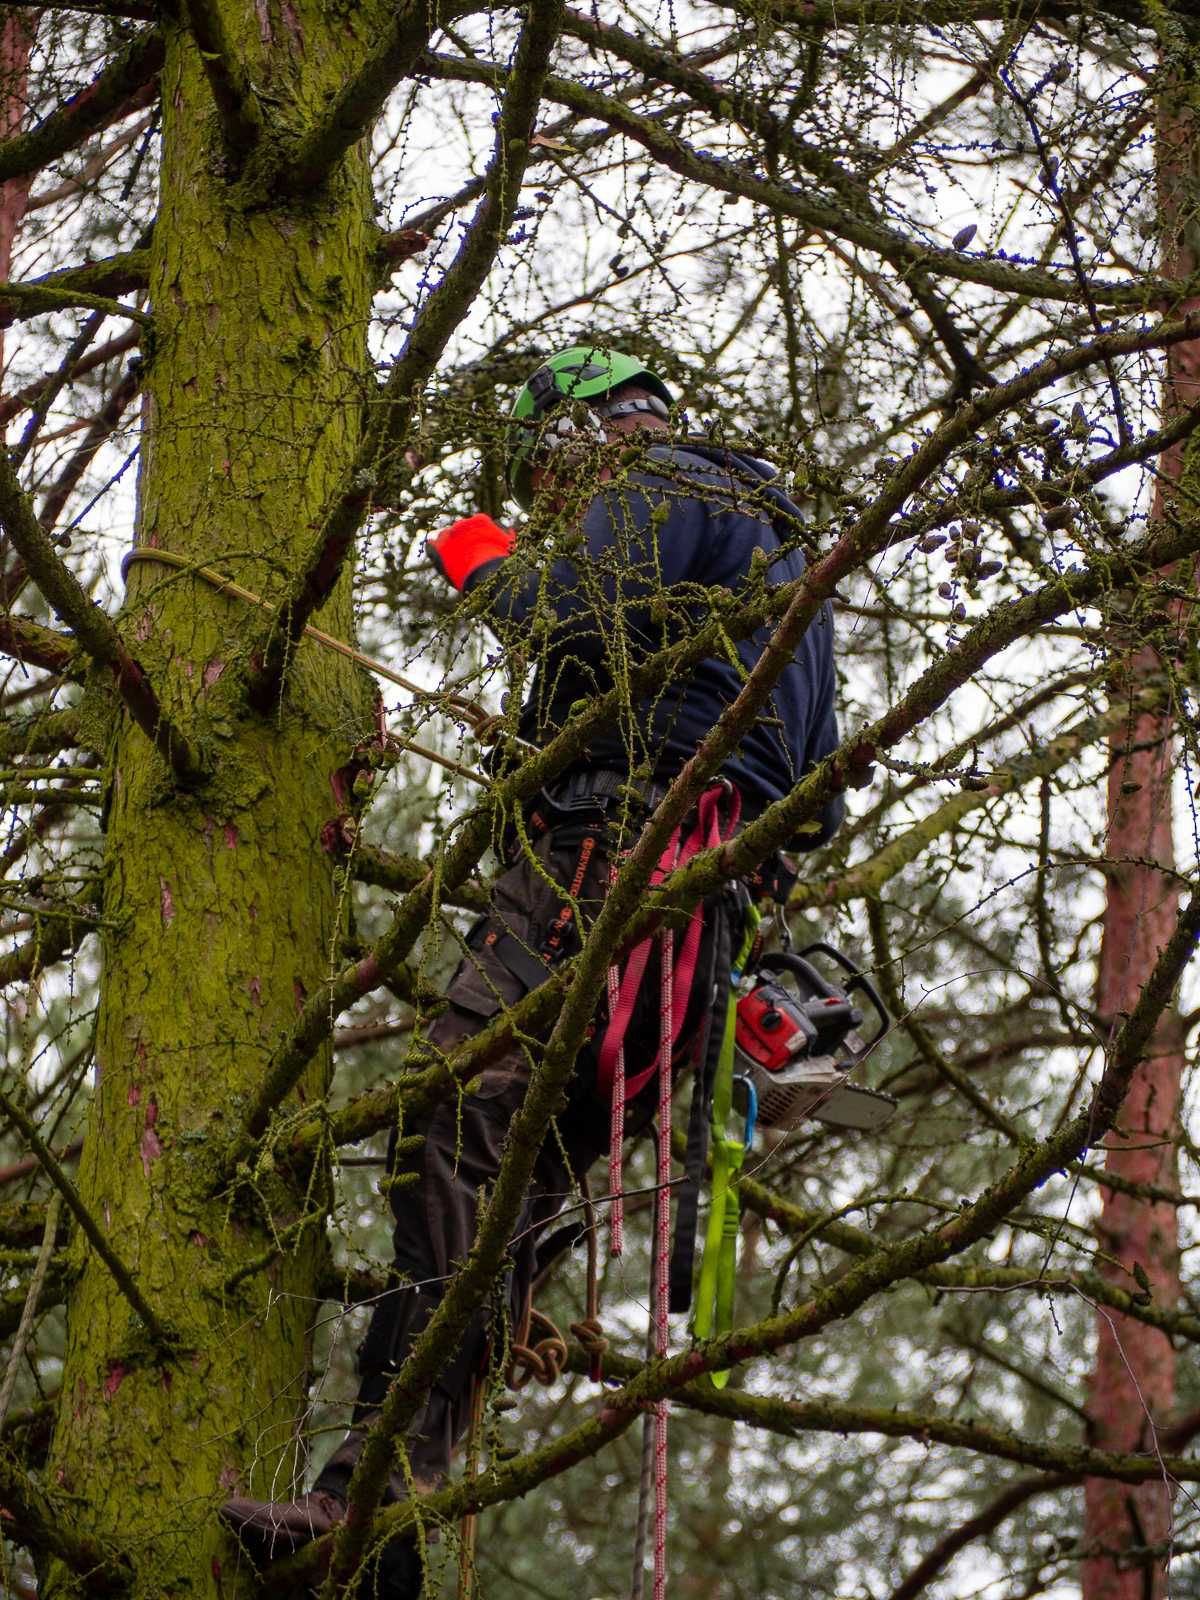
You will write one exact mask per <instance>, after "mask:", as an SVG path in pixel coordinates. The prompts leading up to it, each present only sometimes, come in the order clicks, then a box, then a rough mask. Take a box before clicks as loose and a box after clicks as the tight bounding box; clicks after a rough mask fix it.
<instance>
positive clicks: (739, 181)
mask: <svg viewBox="0 0 1200 1600" xmlns="http://www.w3.org/2000/svg"><path fill="white" fill-rule="evenodd" d="M422 67H423V69H425V70H427V71H428V72H429V73H430V74H431V75H432V76H439V77H444V78H449V79H458V80H459V81H462V82H467V83H491V84H495V83H498V82H499V81H501V79H502V75H503V70H504V69H503V68H502V67H501V66H500V65H499V64H498V63H496V62H491V61H483V60H478V59H472V60H470V61H465V60H462V59H460V58H458V57H456V56H445V55H441V54H434V53H432V52H426V54H425V56H424V57H423V58H422ZM544 93H545V96H546V98H547V99H549V100H555V101H557V102H558V103H559V104H560V105H564V106H567V107H568V108H569V109H570V110H572V111H574V112H576V113H577V114H578V115H580V116H586V117H595V118H597V119H599V120H600V121H602V122H606V123H608V124H609V126H610V127H612V128H615V129H617V130H618V131H619V132H621V133H624V134H626V135H627V136H628V137H629V138H631V139H633V140H634V141H636V143H638V144H640V145H641V146H642V147H643V149H645V150H647V151H648V152H649V153H650V155H652V156H653V157H654V158H655V159H656V160H657V161H660V162H661V163H662V165H663V166H665V167H667V168H669V169H670V171H672V172H675V173H678V174H679V176H680V177H683V178H690V179H692V180H693V181H694V182H696V183H701V184H704V185H705V186H706V187H707V188H710V189H715V190H717V191H718V192H719V193H722V194H733V195H738V196H740V197H741V198H742V199H745V200H750V201H753V202H754V203H755V204H756V205H761V206H763V207H764V208H765V209H767V210H768V211H771V212H773V213H775V214H776V215H780V216H787V217H793V218H795V220H796V221H797V222H801V223H803V224H804V225H805V227H807V228H813V229H816V230H819V231H820V232H822V233H830V234H833V235H834V236H835V237H836V238H839V239H847V240H849V241H850V242H851V243H853V244H857V245H859V246H860V247H861V248H862V249H864V250H868V251H870V252H871V253H872V254H874V255H877V256H879V257H880V258H881V259H882V260H884V261H886V262H888V263H889V265H890V266H892V267H893V268H895V269H896V270H897V271H898V272H900V273H902V274H903V275H906V276H907V275H908V274H910V273H912V272H913V271H918V272H921V273H923V274H925V275H926V276H928V277H948V278H956V279H960V280H962V281H963V282H966V283H979V284H983V285H985V286H986V287H989V288H993V289H999V290H1004V291H1007V292H1010V293H1013V294H1018V295H1024V296H1028V297H1030V298H1031V299H1035V300H1037V299H1041V300H1056V301H1069V302H1073V303H1074V302H1078V301H1080V299H1081V296H1080V291H1079V285H1078V283H1077V282H1076V281H1075V279H1074V277H1073V276H1070V275H1068V274H1066V273H1063V274H1057V273H1053V272H1046V271H1044V270H1042V269H1040V268H1036V267H1026V266H1021V265H1014V264H1013V263H1012V262H1011V261H1010V260H1003V261H1002V260H1000V259H998V258H990V257H979V256H969V255H966V254H964V253H962V252H960V251H956V250H951V249H948V248H945V247H943V246H941V245H932V244H926V243H924V242H922V241H919V240H915V239H912V238H909V237H908V236H907V235H905V234H902V233H898V232H897V231H896V230H895V229H894V228H889V227H887V226H885V225H882V224H878V223H876V222H874V221H872V220H871V219H870V218H869V217H860V216H856V215H854V214H853V213H851V212H850V211H847V210H845V209H843V208H842V207H840V206H837V205H835V204H833V203H832V202H831V201H828V200H823V199H821V198H820V197H819V196H817V195H814V194H813V193H812V191H811V189H809V188H807V187H792V186H790V185H784V184H780V183H772V182H771V181H770V180H769V179H767V178H761V177H758V176H756V175H755V174H754V173H753V172H751V171H749V170H748V169H747V168H745V167H743V166H740V165H739V164H738V163H737V162H735V161H731V160H727V159H725V158H723V157H721V156H715V155H711V154H709V153H708V152H707V151H703V150H698V149H696V148H695V147H694V146H693V145H690V144H688V142H687V141H686V140H685V139H682V138H680V137H679V136H678V135H677V134H674V133H672V132H670V131H669V130H668V129H667V128H666V127H664V126H662V125H661V124H660V123H659V122H657V121H655V120H654V119H652V118H650V117H646V116H643V115H640V114H639V113H637V112H635V111H632V110H630V108H629V107H628V106H626V105H625V104H624V103H623V102H622V101H620V100H617V99H615V98H613V97H612V96H611V95H604V94H601V93H599V92H598V91H597V90H594V89H588V88H585V87H584V86H583V85H581V84H577V83H574V82H572V81H571V80H570V79H567V78H558V77H548V78H547V79H546V84H545V90H544ZM1089 288H1090V291H1091V296H1092V298H1093V300H1095V302H1096V303H1097V304H1098V305H1113V306H1127V307H1129V308H1130V309H1135V310H1136V309H1142V308H1144V307H1145V306H1147V305H1153V304H1167V305H1172V304H1176V303H1178V302H1179V301H1181V300H1185V299H1186V298H1187V297H1188V293H1189V286H1188V285H1187V284H1184V283H1174V282H1171V281H1169V280H1159V279H1150V278H1139V279H1138V280H1137V281H1136V282H1133V283H1121V282H1117V281H1115V280H1111V279H1105V280H1097V281H1094V282H1092V283H1090V284H1089Z"/></svg>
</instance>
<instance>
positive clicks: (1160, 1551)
mask: <svg viewBox="0 0 1200 1600" xmlns="http://www.w3.org/2000/svg"><path fill="white" fill-rule="evenodd" d="M1198 151H1200V140H1198V139H1197V130H1194V129H1193V127H1192V124H1191V118H1190V116H1189V115H1188V114H1187V111H1186V107H1185V106H1184V105H1183V104H1182V103H1181V105H1180V106H1178V107H1176V106H1172V105H1170V104H1169V103H1166V102H1164V106H1163V110H1162V113H1161V116H1160V119H1159V127H1158V185H1159V201H1160V216H1161V219H1162V227H1163V234H1162V250H1161V259H1162V265H1163V270H1164V271H1165V272H1166V273H1168V274H1170V275H1171V276H1173V277H1174V276H1180V277H1184V276H1187V275H1189V274H1191V273H1193V272H1194V271H1195V270H1196V255H1195V252H1194V251H1193V250H1192V249H1191V248H1190V246H1189V245H1188V243H1187V238H1186V234H1185V230H1184V228H1183V226H1182V221H1181V219H1186V218H1189V217H1192V216H1194V215H1195V195H1196V191H1197V184H1196V162H1197V153H1198ZM1197 304H1200V302H1197V301H1192V302H1189V303H1188V305H1187V306H1186V307H1180V308H1177V309H1179V310H1184V309H1186V310H1192V309H1194V308H1195V307H1196V305H1197ZM1197 394H1200V345H1197V344H1194V343H1193V344H1187V345H1177V346H1175V348H1174V349H1173V350H1172V352H1171V355H1170V360H1169V362H1168V365H1167V371H1166V385H1165V392H1164V396H1163V414H1164V420H1170V418H1171V417H1172V416H1174V415H1175V414H1176V413H1177V411H1178V410H1179V409H1180V408H1181V407H1185V406H1187V405H1188V404H1190V403H1192V402H1193V401H1194V399H1195V397H1196V395H1197ZM1159 466H1160V473H1161V475H1160V478H1159V482H1158V487H1157V489H1156V492H1155V499H1154V506H1153V515H1154V516H1155V517H1160V516H1162V515H1163V514H1164V513H1165V512H1166V511H1167V510H1168V509H1169V508H1170V505H1171V503H1172V501H1173V500H1174V499H1175V497H1176V496H1177V495H1178V494H1179V492H1180V490H1181V489H1182V488H1186V489H1187V490H1188V491H1189V492H1190V493H1192V494H1194V493H1195V490H1196V485H1197V483H1198V482H1200V453H1198V450H1197V446H1196V442H1195V437H1194V436H1193V437H1192V438H1191V439H1189V440H1188V442H1187V444H1186V445H1185V446H1184V447H1181V448H1177V449H1175V450H1173V451H1171V452H1169V453H1168V454H1167V455H1165V456H1164V457H1163V458H1162V460H1161V461H1160V463H1159ZM1175 621H1176V624H1177V625H1180V618H1179V617H1178V616H1176V618H1175ZM1180 639H1181V641H1182V628H1181V626H1180ZM1164 667H1165V668H1166V671H1167V672H1169V671H1170V662H1164V660H1163V658H1162V657H1161V656H1160V654H1159V653H1158V651H1156V650H1154V649H1151V648H1142V649H1140V650H1137V651H1135V652H1134V653H1133V654H1132V655H1131V657H1130V659H1128V660H1127V661H1126V662H1125V663H1124V669H1125V670H1124V678H1123V684H1122V689H1121V691H1120V692H1121V693H1122V695H1123V697H1127V698H1128V700H1129V701H1130V702H1132V701H1133V700H1134V699H1135V697H1136V696H1138V694H1139V692H1140V691H1141V690H1142V688H1143V687H1144V686H1146V685H1147V683H1148V680H1151V679H1158V680H1159V681H1161V680H1162V678H1163V677H1164ZM1172 767H1173V742H1172V726H1171V718H1170V714H1169V712H1165V713H1163V714H1158V713H1150V714H1142V715H1133V714H1131V715H1130V717H1129V718H1128V720H1127V722H1126V724H1125V726H1124V727H1123V728H1122V730H1121V732H1120V734H1119V735H1118V736H1117V737H1115V738H1114V740H1113V742H1112V764H1111V767H1110V770H1109V780H1108V817H1109V830H1108V846H1107V853H1108V855H1109V857H1110V858H1111V859H1112V861H1113V863H1114V865H1113V867H1112V870H1111V871H1110V874H1109V878H1108V900H1107V905H1106V908H1105V917H1104V935H1103V941H1102V945H1101V952H1100V971H1099V976H1098V1009H1099V1012H1100V1015H1101V1017H1102V1018H1103V1019H1104V1020H1105V1022H1106V1024H1110V1025H1111V1024H1115V1023H1116V1022H1117V1021H1118V1020H1119V1014H1120V1013H1121V1012H1122V1011H1128V1010H1130V1009H1131V1008H1132V1007H1133V1005H1134V1004H1135V1003H1136V1001H1137V997H1138V994H1139V992H1140V990H1141V987H1142V985H1143V984H1144V982H1145V981H1146V978H1147V977H1148V976H1149V973H1150V970H1151V968H1152V967H1153V965H1154V962H1155V959H1156V957H1157V955H1158V952H1159V951H1160V950H1161V948H1162V946H1163V945H1164V944H1165V943H1166V941H1167V938H1168V936H1169V935H1170V932H1171V930H1172V928H1173V926H1174V923H1175V916H1176V911H1177V907H1178V902H1179V890H1178V884H1177V880H1175V879H1174V878H1172V877H1171V876H1170V875H1169V869H1170V868H1172V867H1173V866H1174V860H1175V853H1174V840H1173V837H1172V827H1171V776H1172ZM1134 858H1137V862H1138V864H1134ZM1156 866H1157V867H1161V868H1163V869H1166V870H1163V871H1159V870H1156ZM1182 1072H1183V1034H1182V1028H1181V1025H1180V1020H1179V1017H1178V1015H1177V1014H1176V1013H1174V1012H1168V1013H1167V1014H1166V1015H1165V1016H1164V1017H1163V1020H1162V1022H1161V1023H1160V1025H1159V1028H1158V1031H1157V1034H1156V1036H1155V1041H1154V1046H1153V1049H1152V1051H1151V1053H1150V1056H1149V1058H1148V1059H1147V1061H1146V1063H1145V1065H1144V1066H1143V1067H1142V1069H1141V1070H1140V1072H1139V1074H1138V1077H1137V1079H1136V1080H1135V1082H1134V1085H1133V1088H1132V1090H1131V1092H1130V1095H1129V1098H1128V1100H1127V1101H1126V1103H1125V1107H1124V1110H1123V1113H1122V1118H1121V1123H1120V1128H1119V1130H1118V1132H1117V1133H1114V1134H1113V1135H1112V1136H1111V1137H1110V1138H1109V1139H1108V1140H1107V1151H1106V1156H1105V1165H1106V1167H1107V1170H1108V1171H1110V1172H1112V1173H1114V1174H1116V1175H1119V1176H1120V1177H1122V1178H1126V1179H1129V1180H1131V1181H1132V1182H1134V1183H1140V1184H1151V1185H1155V1186H1157V1187H1161V1188H1165V1189H1168V1190H1172V1191H1173V1190H1176V1189H1177V1187H1178V1175H1177V1138H1178V1112H1179V1086H1180V1078H1181V1075H1182ZM1098 1236H1099V1244H1100V1248H1101V1249H1102V1250H1103V1251H1104V1252H1106V1254H1107V1255H1108V1256H1110V1257H1111V1258H1113V1263H1114V1264H1112V1265H1106V1266H1102V1268H1101V1270H1102V1271H1103V1272H1104V1273H1105V1274H1106V1275H1107V1276H1109V1277H1111V1278H1113V1279H1114V1280H1115V1281H1116V1282H1118V1283H1120V1284H1121V1285H1122V1287H1124V1288H1126V1289H1129V1288H1134V1287H1135V1285H1134V1284H1133V1283H1131V1280H1130V1277H1129V1274H1130V1273H1131V1272H1133V1271H1134V1268H1135V1267H1137V1268H1139V1269H1140V1271H1141V1272H1144V1273H1145V1276H1146V1279H1147V1280H1148V1284H1149V1288H1150V1290H1151V1292H1152V1293H1153V1295H1154V1298H1155V1301H1156V1302H1157V1303H1158V1304H1160V1305H1164V1306H1170V1305H1173V1304H1175V1302H1176V1301H1177V1300H1178V1297H1179V1238H1178V1224H1177V1216H1176V1212H1175V1207H1174V1206H1172V1205H1169V1204H1164V1203H1161V1202H1159V1203H1152V1202H1151V1201H1149V1200H1147V1199H1144V1198H1138V1197H1137V1196H1134V1195H1129V1194H1119V1193H1117V1192H1116V1191H1115V1190H1106V1191H1105V1194H1104V1205H1103V1211H1102V1214H1101V1217H1100V1222H1099V1226H1098ZM1174 1403H1175V1353H1174V1351H1173V1349H1172V1348H1171V1344H1170V1341H1169V1340H1168V1339H1167V1338H1166V1336H1165V1335H1164V1334H1161V1333H1157V1332H1155V1331H1154V1330H1153V1329H1151V1328H1147V1327H1146V1326H1145V1325H1144V1324H1141V1323H1136V1322H1131V1321H1130V1320H1129V1319H1127V1318H1124V1317H1121V1316H1119V1315H1118V1314H1117V1313H1115V1312H1110V1311H1101V1312H1100V1313H1099V1314H1098V1317H1097V1348H1096V1362H1095V1366H1094V1368H1093V1371H1092V1378H1091V1385H1090V1391H1089V1397H1088V1414H1089V1418H1090V1421H1091V1432H1092V1441H1093V1443H1094V1444H1095V1445H1097V1446H1099V1447H1101V1448H1104V1449H1110V1450H1153V1449H1154V1448H1155V1446H1156V1443H1157V1434H1158V1431H1159V1430H1160V1429H1162V1427H1163V1426H1164V1424H1166V1423H1168V1422H1169V1420H1170V1416H1171V1411H1172V1408H1173V1406H1174ZM1085 1501H1086V1516H1085V1528H1084V1544H1085V1549H1086V1552H1087V1554H1086V1555H1085V1559H1084V1562H1083V1594H1084V1600H1159V1597H1161V1596H1163V1595H1165V1594H1166V1591H1167V1581H1166V1580H1167V1565H1168V1560H1169V1545H1170V1537H1171V1494H1170V1491H1169V1489H1168V1488H1167V1486H1166V1485H1165V1484H1164V1483H1162V1482H1160V1481H1151V1482H1149V1483H1146V1484H1142V1485H1139V1486H1138V1487H1136V1488H1135V1487H1133V1486H1131V1485H1128V1484H1120V1483H1113V1482H1110V1481H1106V1480H1102V1479H1089V1480H1088V1481H1087V1484H1086V1487H1085Z"/></svg>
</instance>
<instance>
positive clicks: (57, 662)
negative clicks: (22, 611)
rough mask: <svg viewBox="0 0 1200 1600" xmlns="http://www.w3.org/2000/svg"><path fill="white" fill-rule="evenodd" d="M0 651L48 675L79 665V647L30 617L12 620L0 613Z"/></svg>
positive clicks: (64, 671) (11, 617) (10, 617)
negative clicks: (40, 668)
mask: <svg viewBox="0 0 1200 1600" xmlns="http://www.w3.org/2000/svg"><path fill="white" fill-rule="evenodd" d="M0 651H3V652H4V654H5V655H6V656H12V657H13V658H14V659H15V660H17V661H24V662H25V663H26V664H27V665H28V666H31V667H44V668H45V669H46V671H47V672H61V673H67V672H70V670H71V668H72V666H73V665H76V664H77V663H78V648H77V646H76V644H75V641H74V639H72V638H70V637H69V636H68V635H67V634H65V633H55V631H54V629H53V628H44V627H43V626H42V624H41V623H40V622H34V621H33V620H32V619H31V618H30V617H13V616H9V615H7V614H5V613H2V612H0Z"/></svg>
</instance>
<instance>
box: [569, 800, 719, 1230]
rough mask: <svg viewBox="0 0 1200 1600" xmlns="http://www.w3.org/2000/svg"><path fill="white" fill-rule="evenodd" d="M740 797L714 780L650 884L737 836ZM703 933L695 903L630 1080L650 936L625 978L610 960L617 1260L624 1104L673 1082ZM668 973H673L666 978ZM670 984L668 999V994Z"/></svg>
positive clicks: (605, 1067)
mask: <svg viewBox="0 0 1200 1600" xmlns="http://www.w3.org/2000/svg"><path fill="white" fill-rule="evenodd" d="M726 798H728V801H729V811H728V816H727V817H726V819H725V821H724V823H722V820H721V805H722V801H723V800H725V799H726ZM741 810H742V797H741V795H740V794H739V793H738V791H737V790H736V789H735V788H733V787H732V786H731V785H730V784H727V783H724V782H718V783H715V784H714V785H713V786H712V787H711V788H709V789H706V790H705V791H704V793H703V794H702V795H701V796H700V801H699V804H698V805H697V807H696V825H695V827H694V828H693V829H692V831H691V833H690V834H689V835H688V836H687V838H686V840H684V841H683V843H682V844H681V843H680V839H681V836H682V831H683V830H682V827H678V828H676V829H675V831H674V832H673V833H672V835H671V838H670V840H669V841H668V843H667V848H666V849H665V850H664V851H663V853H662V856H661V857H660V858H659V862H658V865H657V866H656V867H655V868H654V871H653V872H652V873H651V874H650V887H651V888H653V887H654V886H655V885H656V884H659V883H661V882H662V881H663V879H664V878H665V877H667V876H668V874H669V873H671V872H673V871H674V870H675V869H676V867H683V866H686V865H687V863H688V862H689V861H690V860H691V859H692V857H693V856H695V855H698V854H699V853H700V851H701V850H712V849H715V848H716V847H717V846H718V845H719V844H722V843H723V842H724V841H725V840H726V839H728V838H729V837H730V836H731V835H732V834H733V831H734V829H735V828H736V827H737V824H738V819H739V817H740V816H741ZM616 876H617V865H616V863H615V862H614V863H613V866H612V868H611V872H610V877H609V882H610V884H611V883H613V882H614V881H615V880H616ZM703 929H704V908H703V906H697V907H696V908H695V910H694V911H693V912H692V914H691V917H690V918H689V919H688V925H687V928H686V930H685V931H684V935H683V944H682V946H681V948H680V953H679V961H678V962H677V963H675V962H674V961H673V960H672V962H670V963H668V968H665V969H664V977H663V995H664V1001H666V1000H667V999H669V1002H670V1003H669V1006H668V1007H667V1009H666V1010H665V1012H664V1015H666V1016H667V1018H668V1026H667V1027H666V1028H665V1029H660V1034H659V1047H658V1054H657V1055H656V1056H655V1058H654V1060H653V1061H652V1062H651V1063H650V1065H649V1066H648V1067H645V1068H643V1070H642V1071H640V1072H637V1073H635V1074H634V1075H633V1077H632V1078H626V1075H625V1035H626V1033H627V1032H628V1031H629V1024H630V1022H631V1021H632V1020H633V1013H634V1008H635V1006H636V1005H637V998H638V992H639V990H640V989H641V986H642V979H643V977H644V976H645V973H646V967H647V964H648V962H649V959H650V949H651V945H652V943H653V935H651V936H650V937H649V938H646V939H643V940H642V942H641V943H640V944H639V945H637V946H635V948H634V949H633V950H632V951H631V953H630V955H629V958H628V960H627V961H626V963H625V971H624V973H622V971H621V968H620V965H619V964H618V963H616V962H614V963H613V965H612V966H611V967H609V969H608V1027H607V1029H606V1030H605V1033H604V1037H603V1039H602V1040H601V1041H600V1050H599V1053H598V1055H597V1058H596V1084H597V1087H598V1088H599V1090H600V1093H601V1094H603V1095H608V1096H609V1099H610V1101H611V1105H612V1114H611V1116H610V1119H609V1143H608V1194H609V1213H608V1221H609V1252H610V1254H611V1255H614V1256H619V1255H620V1254H621V1253H622V1251H623V1250H624V1248H625V1205H624V1187H625V1185H624V1178H623V1175H622V1172H623V1147H624V1142H625V1107H626V1105H627V1104H628V1103H629V1101H630V1100H632V1099H633V1098H634V1096H635V1095H637V1094H640V1093H641V1091H642V1089H643V1088H645V1086H646V1084H648V1083H649V1082H650V1079H651V1078H652V1077H653V1076H654V1073H655V1071H658V1072H659V1074H660V1077H661V1074H662V1073H663V1072H664V1071H665V1072H666V1077H667V1082H668V1086H669V1084H670V1069H671V1060H672V1056H673V1054H674V1050H675V1045H676V1042H677V1041H678V1038H679V1035H680V1032H681V1031H682V1028H683V1023H684V1018H685V1016H686V1014H687V1007H688V996H689V995H690V993H691V988H692V981H693V979H694V978H695V976H696V965H697V962H698V960H699V955H700V935H701V933H702V932H703ZM671 945H672V955H673V953H674V935H673V934H672V938H671ZM668 969H669V975H668ZM668 984H669V987H670V994H669V996H668V995H667V988H668Z"/></svg>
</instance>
